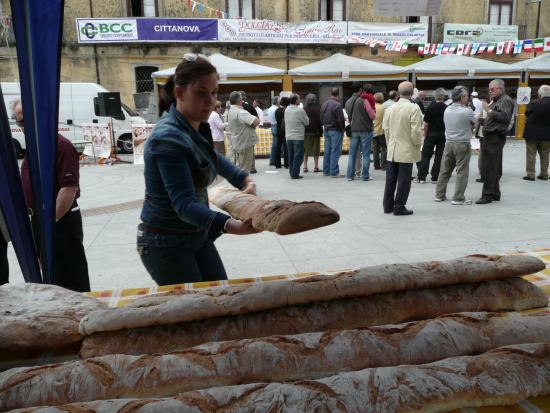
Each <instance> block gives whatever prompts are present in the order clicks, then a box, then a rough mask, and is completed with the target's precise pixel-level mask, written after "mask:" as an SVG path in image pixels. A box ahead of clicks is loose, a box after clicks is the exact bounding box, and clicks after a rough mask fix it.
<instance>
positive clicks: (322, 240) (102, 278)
mask: <svg viewBox="0 0 550 413" xmlns="http://www.w3.org/2000/svg"><path fill="white" fill-rule="evenodd" d="M256 164H257V168H258V174H256V175H253V177H254V179H255V180H256V182H257V186H258V193H259V195H261V196H263V197H265V198H270V199H290V200H295V201H306V200H317V201H321V202H325V203H326V204H327V205H329V206H331V207H332V208H334V209H336V210H337V211H338V212H339V213H340V216H341V220H340V222H338V223H337V224H335V225H332V226H330V227H325V228H321V229H317V230H313V231H309V232H305V233H301V234H295V235H287V236H279V235H275V234H273V233H261V234H256V235H249V236H234V235H224V236H222V237H221V238H220V239H219V240H218V241H217V242H216V245H217V247H218V249H219V251H220V254H221V256H222V259H223V261H224V263H225V266H226V269H227V272H228V274H229V276H230V278H238V277H241V276H257V275H268V274H287V273H294V272H303V271H323V270H334V269H346V268H354V267H360V266H365V265H374V264H380V263H393V262H410V261H417V260H429V259H445V258H452V257H457V256H461V255H465V254H472V253H504V252H510V251H514V250H526V249H527V250H532V249H536V248H544V247H550V219H549V217H550V182H549V181H539V180H537V181H535V182H527V181H524V180H522V179H521V178H522V177H523V176H524V175H525V146H524V143H523V142H522V141H514V140H509V141H508V142H507V144H506V147H505V154H504V176H503V178H502V180H501V188H502V201H500V202H494V203H492V204H489V205H471V206H453V205H451V204H450V202H448V201H447V202H443V203H436V202H434V191H435V185H432V184H431V183H426V184H414V183H413V187H412V190H411V195H410V198H409V203H408V206H409V207H410V208H412V209H413V210H414V215H412V216H408V217H396V216H393V215H386V214H384V213H383V211H382V205H381V203H382V195H383V191H384V179H385V175H384V173H383V172H382V171H373V172H371V176H372V177H373V180H372V181H369V182H364V181H360V180H355V181H352V182H347V181H346V180H345V179H333V178H326V177H323V176H322V174H320V173H312V172H311V170H312V164H310V172H309V173H304V174H303V175H304V179H301V180H290V179H289V176H288V173H287V171H286V170H275V169H273V168H272V167H269V166H268V162H267V160H265V159H260V160H257V162H256ZM340 167H341V172H342V173H343V172H345V168H346V167H347V156H343V157H342V159H341V160H340ZM537 168H538V165H537ZM371 171H372V165H371ZM537 172H538V170H537ZM477 176H478V174H477V158H476V156H473V157H472V161H471V164H470V180H469V184H468V188H467V190H466V196H467V197H468V198H470V199H472V200H474V201H475V200H476V199H478V198H479V196H480V194H481V184H479V183H476V182H475V178H477ZM81 187H82V197H81V199H80V205H81V208H82V210H83V215H84V219H83V222H84V237H85V247H86V254H87V258H88V264H89V268H90V278H91V285H92V289H94V290H98V289H109V288H114V287H145V286H151V285H154V282H153V281H152V280H151V278H150V277H149V275H148V274H147V272H146V271H145V269H144V268H143V266H142V264H141V261H140V259H139V256H138V254H137V252H136V248H135V236H136V226H137V224H138V222H139V213H140V205H141V199H142V197H143V193H144V182H143V166H142V165H132V164H117V165H114V166H86V167H82V168H81ZM453 188H454V178H453V179H451V182H450V183H449V187H448V195H451V194H452V191H453ZM9 254H10V264H11V266H10V270H11V280H12V282H14V283H17V282H23V278H22V276H21V274H20V271H19V266H18V264H17V261H16V259H15V256H14V253H13V250H12V249H11V247H10V251H9Z"/></svg>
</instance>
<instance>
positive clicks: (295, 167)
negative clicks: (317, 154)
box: [286, 140, 304, 179]
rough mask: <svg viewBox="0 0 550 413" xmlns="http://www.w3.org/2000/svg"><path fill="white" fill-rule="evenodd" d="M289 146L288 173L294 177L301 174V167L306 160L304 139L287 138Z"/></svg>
mask: <svg viewBox="0 0 550 413" xmlns="http://www.w3.org/2000/svg"><path fill="white" fill-rule="evenodd" d="M286 144H287V147H288V173H289V174H290V177H291V178H293V179H297V178H298V176H300V167H301V166H302V162H304V141H303V140H287V141H286Z"/></svg>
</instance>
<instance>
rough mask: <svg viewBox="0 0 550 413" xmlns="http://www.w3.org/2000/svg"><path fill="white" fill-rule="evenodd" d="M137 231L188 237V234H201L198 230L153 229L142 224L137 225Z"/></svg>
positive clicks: (153, 227)
mask: <svg viewBox="0 0 550 413" xmlns="http://www.w3.org/2000/svg"><path fill="white" fill-rule="evenodd" d="M138 229H139V230H141V231H144V232H150V233H151V234H159V235H188V234H196V233H198V232H201V230H200V229H197V230H192V229H176V228H162V227H155V226H152V225H149V224H145V223H144V222H142V223H141V224H139V225H138Z"/></svg>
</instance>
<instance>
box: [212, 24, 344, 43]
mask: <svg viewBox="0 0 550 413" xmlns="http://www.w3.org/2000/svg"><path fill="white" fill-rule="evenodd" d="M346 39H347V24H346V22H336V21H317V22H304V23H287V22H278V21H273V20H247V19H227V20H219V22H218V41H220V42H234V43H241V42H246V43H313V44H322V43H325V44H326V43H328V44H345V43H346V41H347V40H346Z"/></svg>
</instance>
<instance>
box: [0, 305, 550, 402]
mask: <svg viewBox="0 0 550 413" xmlns="http://www.w3.org/2000/svg"><path fill="white" fill-rule="evenodd" d="M535 342H549V343H550V314H540V315H530V316H522V315H519V314H517V313H514V314H506V313H460V314H451V315H445V316H441V317H439V318H436V319H430V320H425V321H418V322H412V323H407V324H401V325H390V326H382V327H372V328H365V329H358V330H343V331H328V332H322V333H306V334H300V335H294V336H271V337H267V338H259V339H250V340H236V341H226V342H216V343H209V344H205V345H203V346H199V347H194V348H191V349H188V350H185V351H181V352H175V353H170V354H165V355H160V354H159V355H152V356H127V355H121V354H118V355H110V356H103V357H97V358H91V359H86V360H83V361H75V362H70V363H63V364H57V365H46V366H43V367H39V368H21V369H13V370H10V371H7V372H4V373H0V411H2V410H7V409H14V408H19V407H31V406H41V405H60V404H65V403H71V402H82V401H91V400H104V399H111V398H116V397H118V398H127V397H162V396H170V395H174V394H178V393H181V392H185V391H190V390H199V389H203V388H209V387H215V386H227V385H236V384H245V383H256V382H268V381H289V380H298V379H317V378H322V377H326V376H331V375H334V374H337V373H339V372H343V371H356V370H362V369H365V368H372V367H383V366H396V365H401V364H424V363H429V362H432V361H436V360H441V359H444V358H448V357H454V356H461V355H469V354H479V353H483V352H486V351H488V350H491V349H494V348H497V347H501V346H504V345H511V344H522V343H535Z"/></svg>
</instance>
